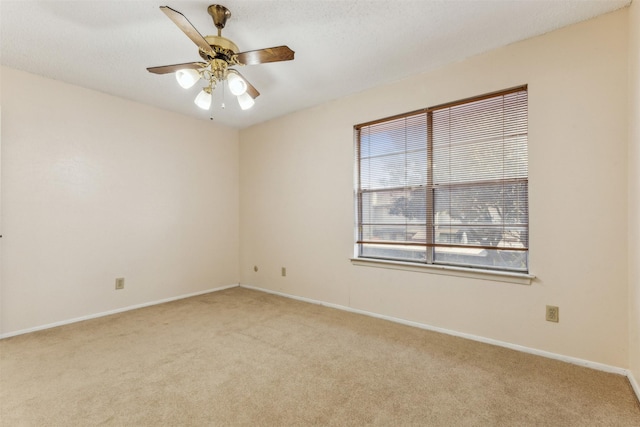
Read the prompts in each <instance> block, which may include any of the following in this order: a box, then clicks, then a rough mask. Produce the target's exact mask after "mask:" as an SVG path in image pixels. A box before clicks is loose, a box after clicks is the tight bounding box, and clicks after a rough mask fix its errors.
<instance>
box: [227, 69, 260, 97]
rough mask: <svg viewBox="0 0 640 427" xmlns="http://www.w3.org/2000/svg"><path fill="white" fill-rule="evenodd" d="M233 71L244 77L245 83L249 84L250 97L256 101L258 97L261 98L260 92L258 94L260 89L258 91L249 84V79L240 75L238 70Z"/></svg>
mask: <svg viewBox="0 0 640 427" xmlns="http://www.w3.org/2000/svg"><path fill="white" fill-rule="evenodd" d="M233 71H235V72H236V73H238V75H239V76H240V77H242V80H244V81H245V83H246V84H247V93H248V94H249V96H250V97H251V98H253V99H256V98H257V97H259V96H260V92H258V89H256V88H255V87H253V85H252V84H251V83H249V80H247V78H246V77H245V76H243V75H242V74H240V72H238V70H236V69H234V70H233Z"/></svg>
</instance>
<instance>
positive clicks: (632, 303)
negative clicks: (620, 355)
mask: <svg viewBox="0 0 640 427" xmlns="http://www.w3.org/2000/svg"><path fill="white" fill-rule="evenodd" d="M629 86H630V90H629V125H630V126H629V360H630V365H631V366H630V367H631V371H632V373H633V375H634V377H635V381H636V383H637V384H638V385H640V3H639V2H638V0H635V1H634V2H633V3H632V4H631V8H630V10H629Z"/></svg>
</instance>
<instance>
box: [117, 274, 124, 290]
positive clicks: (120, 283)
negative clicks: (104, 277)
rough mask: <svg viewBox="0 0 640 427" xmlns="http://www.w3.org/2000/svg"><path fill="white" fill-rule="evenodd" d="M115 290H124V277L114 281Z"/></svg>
mask: <svg viewBox="0 0 640 427" xmlns="http://www.w3.org/2000/svg"><path fill="white" fill-rule="evenodd" d="M117 289H124V277H118V278H117V279H116V290H117Z"/></svg>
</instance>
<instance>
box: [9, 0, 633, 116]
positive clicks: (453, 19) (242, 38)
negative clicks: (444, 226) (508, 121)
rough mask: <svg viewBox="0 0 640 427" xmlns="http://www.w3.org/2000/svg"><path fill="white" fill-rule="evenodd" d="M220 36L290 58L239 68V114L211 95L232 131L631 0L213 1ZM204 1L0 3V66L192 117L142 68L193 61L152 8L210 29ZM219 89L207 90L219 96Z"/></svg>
mask: <svg viewBox="0 0 640 427" xmlns="http://www.w3.org/2000/svg"><path fill="white" fill-rule="evenodd" d="M220 1H221V4H223V5H224V6H226V7H228V8H229V9H230V10H231V14H232V16H231V19H230V20H229V21H228V22H227V26H226V28H225V29H224V31H223V36H225V37H227V38H229V39H231V40H233V41H234V42H235V43H236V44H237V45H238V46H239V48H240V50H241V51H245V50H255V49H261V48H265V47H272V46H278V45H283V44H286V45H288V46H289V47H290V48H291V49H293V50H294V51H295V52H296V56H295V60H294V61H288V62H281V63H271V64H261V65H254V66H246V67H243V68H242V70H241V71H242V73H243V75H244V76H245V77H246V78H247V79H248V80H250V81H251V83H252V84H253V85H254V86H255V87H256V88H257V89H258V90H259V91H260V92H261V96H260V97H259V98H258V99H257V100H256V105H255V106H254V107H253V108H252V109H251V110H248V111H241V110H240V108H239V107H238V106H237V103H236V102H235V100H234V99H232V98H231V97H230V96H228V94H227V99H226V101H227V102H226V108H225V109H224V110H223V109H221V108H220V103H221V99H219V98H218V99H217V102H216V98H214V105H213V107H212V108H213V116H214V120H216V121H217V122H219V123H221V124H225V125H228V126H233V127H238V128H243V127H247V126H250V125H252V124H256V123H260V122H263V121H266V120H269V119H271V118H274V117H278V116H281V115H284V114H287V113H290V112H293V111H297V110H300V109H304V108H307V107H310V106H313V105H317V104H321V103H323V102H326V101H329V100H331V99H336V98H339V97H342V96H344V95H348V94H352V93H356V92H360V91H362V90H365V89H368V88H371V87H375V86H378V85H381V84H385V83H389V82H392V81H396V80H399V79H402V78H405V77H408V76H410V75H413V74H417V73H420V72H424V71H427V70H430V69H433V68H436V67H439V66H442V65H444V64H447V63H450V62H453V61H459V60H461V59H464V58H467V57H469V56H472V55H475V54H478V53H481V52H484V51H488V50H491V49H494V48H496V47H499V46H504V45H507V44H510V43H513V42H516V41H518V40H523V39H526V38H529V37H532V36H535V35H538V34H542V33H545V32H548V31H551V30H554V29H557V28H560V27H563V26H566V25H569V24H572V23H575V22H579V21H583V20H585V19H589V18H592V17H594V16H597V15H600V14H603V13H607V12H610V11H613V10H616V9H618V8H621V7H624V6H627V5H628V4H629V3H630V2H631V0H465V1H462V0H395V1H394V0H387V1H378V0H339V1H337V0H336V1H329V0H277V1H276V0H273V1H269V0H220ZM212 3H214V1H213V0H209V1H177V0H163V1H152V0H141V1H89V0H85V1H26V0H21V1H5V0H1V1H0V43H1V48H2V49H1V56H0V58H1V62H2V64H3V65H6V66H9V67H13V68H17V69H21V70H25V71H28V72H32V73H35V74H39V75H42V76H46V77H50V78H54V79H57V80H62V81H65V82H68V83H73V84H76V85H79V86H83V87H86V88H90V89H95V90H99V91H102V92H105V93H109V94H112V95H116V96H119V97H123V98H127V99H131V100H135V101H139V102H142V103H145V104H149V105H154V106H157V107H159V108H163V109H167V110H172V111H176V112H179V113H181V114H185V115H189V116H192V117H197V118H201V119H203V120H206V119H208V117H209V113H207V112H205V111H202V110H200V109H199V108H197V107H196V106H195V105H194V104H193V98H195V96H196V94H197V92H198V91H199V86H198V85H197V86H195V87H193V88H191V89H189V90H188V91H185V90H184V89H182V88H180V87H179V86H178V85H177V83H176V81H175V79H174V77H173V75H172V74H168V75H154V74H151V73H149V72H147V71H146V67H150V66H159V65H167V64H177V63H182V62H191V61H197V60H199V59H200V57H199V56H198V49H197V47H196V46H195V45H194V44H193V43H192V42H191V41H190V40H189V39H188V38H187V36H186V35H185V34H184V33H182V31H180V29H178V27H176V26H175V25H174V24H173V22H171V21H170V20H169V19H168V18H167V17H166V16H165V15H164V14H163V13H162V12H161V11H160V10H159V9H158V7H159V6H163V5H167V6H170V7H172V8H173V9H176V10H178V11H180V12H181V13H183V14H184V15H185V16H186V17H187V18H188V19H189V20H190V21H191V23H192V24H193V25H194V26H195V27H196V28H197V29H198V30H199V31H200V33H201V34H202V35H209V34H215V33H216V29H215V27H214V26H213V22H212V20H211V17H210V16H209V15H208V14H207V6H208V5H209V4H212ZM220 95H221V94H220V88H218V89H217V90H216V97H219V96H220Z"/></svg>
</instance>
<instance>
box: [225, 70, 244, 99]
mask: <svg viewBox="0 0 640 427" xmlns="http://www.w3.org/2000/svg"><path fill="white" fill-rule="evenodd" d="M227 84H228V85H229V90H230V91H231V93H232V94H234V95H235V96H240V95H242V94H243V93H246V92H247V82H245V81H244V79H243V78H242V77H240V76H239V75H238V74H236V73H231V72H230V73H229V74H228V76H227Z"/></svg>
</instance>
